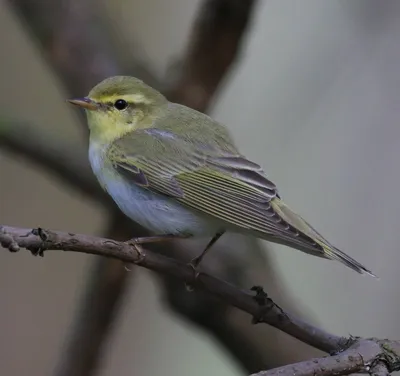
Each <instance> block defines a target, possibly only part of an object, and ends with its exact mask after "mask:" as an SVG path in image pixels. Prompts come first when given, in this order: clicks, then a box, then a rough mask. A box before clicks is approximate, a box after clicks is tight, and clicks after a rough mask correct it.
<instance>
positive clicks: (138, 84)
mask: <svg viewBox="0 0 400 376" xmlns="http://www.w3.org/2000/svg"><path fill="white" fill-rule="evenodd" d="M69 102H70V103H72V104H75V105H78V106H80V107H82V108H84V109H85V110H86V114H87V120H88V125H89V129H90V142H89V160H90V164H91V166H92V169H93V171H94V174H95V175H96V177H97V179H98V181H99V183H100V184H101V186H102V187H103V188H104V189H105V190H106V191H107V192H108V194H110V195H111V197H112V198H113V199H114V201H115V202H116V204H117V205H118V207H119V208H120V209H121V210H122V212H123V213H125V215H127V216H128V217H129V218H131V219H132V220H133V221H135V222H137V223H139V224H141V225H142V226H143V227H145V228H147V229H149V230H150V231H152V232H153V233H154V234H156V235H164V236H176V237H200V236H202V237H208V236H209V237H210V238H212V239H211V241H210V242H209V243H208V245H207V247H206V248H205V250H204V251H203V252H202V253H201V254H200V255H199V256H198V257H196V258H195V259H193V260H192V263H191V265H192V266H193V267H196V266H197V265H198V264H199V262H200V260H201V259H202V257H203V256H204V255H205V254H206V252H207V251H208V250H209V249H210V248H211V246H212V245H213V244H214V243H215V242H216V241H217V240H218V238H219V237H220V236H221V235H222V234H224V232H225V231H232V232H237V233H242V234H247V235H249V236H255V237H257V238H261V239H265V240H268V241H270V242H275V243H280V244H284V245H286V246H289V247H292V248H295V249H298V250H300V251H303V252H306V253H309V254H311V255H315V256H319V257H323V258H327V259H334V260H338V261H340V262H342V263H343V264H345V265H347V266H348V267H350V268H351V269H353V270H355V271H357V272H359V273H367V274H370V275H373V274H372V272H371V271H369V270H368V269H366V268H365V267H364V266H363V265H361V264H360V263H358V262H357V261H356V260H354V259H353V258H351V257H350V256H348V255H347V254H345V253H343V252H342V251H340V250H339V249H337V248H335V247H334V246H333V245H332V244H331V243H329V242H328V241H327V240H326V239H325V238H323V237H322V236H321V235H320V234H319V233H318V232H317V231H316V230H315V229H314V228H313V227H311V226H310V225H309V224H308V223H307V222H306V221H305V220H304V219H303V218H301V217H300V216H299V215H297V214H296V213H295V212H293V211H292V210H291V209H289V207H288V206H287V205H286V204H285V203H284V202H283V201H282V199H281V197H280V196H279V194H278V190H277V188H276V186H275V184H274V183H272V182H271V181H270V180H269V179H268V178H267V177H266V175H265V173H264V171H263V170H262V168H261V167H260V166H259V165H258V164H256V163H254V162H252V161H250V160H248V159H247V158H246V157H244V156H243V155H242V154H241V153H240V152H239V151H238V149H237V147H236V145H235V144H234V142H233V140H232V137H231V135H230V134H229V132H228V129H227V128H226V127H225V126H224V125H222V124H220V123H218V122H217V121H215V120H213V119H212V118H210V117H209V116H207V115H205V114H203V113H200V112H198V111H195V110H193V109H191V108H188V107H185V106H182V105H179V104H176V103H171V102H169V101H168V100H167V99H166V98H165V97H164V96H163V95H162V94H161V93H160V92H158V91H157V90H155V89H153V88H151V87H150V86H148V85H146V84H145V83H144V82H142V81H140V80H138V79H136V78H134V77H128V76H116V77H111V78H108V79H106V80H104V81H102V82H101V83H99V84H98V85H97V86H95V87H94V88H93V89H92V90H91V91H90V93H89V95H88V96H87V97H84V98H77V99H71V100H69Z"/></svg>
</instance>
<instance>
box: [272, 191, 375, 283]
mask: <svg viewBox="0 0 400 376" xmlns="http://www.w3.org/2000/svg"><path fill="white" fill-rule="evenodd" d="M271 205H272V207H273V208H274V210H275V212H276V214H277V215H279V217H280V218H281V219H282V220H284V221H285V222H286V223H288V224H289V225H290V226H292V227H293V228H295V229H296V230H297V231H299V232H301V233H302V234H304V235H306V236H308V237H309V238H310V239H312V240H313V241H314V242H315V243H314V244H312V243H310V244H304V245H303V247H304V249H305V251H307V250H308V251H310V252H312V251H314V253H315V252H316V251H319V252H321V250H322V252H323V254H322V255H321V256H323V257H326V258H328V259H331V260H336V261H339V262H341V263H343V264H344V265H346V266H348V267H349V268H351V269H353V270H355V271H356V272H358V273H360V274H368V275H370V276H372V277H375V278H378V277H377V276H376V275H375V274H374V273H372V272H371V271H370V270H368V269H367V268H366V267H365V266H363V265H361V264H360V263H359V262H358V261H356V260H354V259H353V258H352V257H350V256H349V255H347V254H345V253H344V252H342V251H340V250H339V249H337V248H336V247H334V246H333V245H332V244H330V243H329V242H328V241H327V240H326V239H325V238H324V237H323V236H322V235H321V234H319V233H318V232H317V231H316V230H315V229H314V228H313V227H312V226H311V225H310V224H309V223H307V222H306V221H305V220H304V219H303V218H302V217H300V216H299V215H298V214H296V213H294V212H293V211H292V210H291V209H289V208H288V207H287V206H286V204H285V203H284V202H283V201H282V200H280V199H279V198H275V199H273V200H272V201H271ZM316 246H319V247H318V248H317V249H316Z"/></svg>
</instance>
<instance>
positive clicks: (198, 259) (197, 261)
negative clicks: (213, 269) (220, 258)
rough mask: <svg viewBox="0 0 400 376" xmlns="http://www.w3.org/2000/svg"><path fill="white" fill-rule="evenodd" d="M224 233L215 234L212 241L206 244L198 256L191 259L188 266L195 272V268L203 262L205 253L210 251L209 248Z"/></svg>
mask: <svg viewBox="0 0 400 376" xmlns="http://www.w3.org/2000/svg"><path fill="white" fill-rule="evenodd" d="M224 233H225V231H224V230H223V231H219V232H217V233H216V234H215V235H214V236H213V237H212V239H211V240H210V241H209V243H208V244H207V246H206V248H204V251H203V252H201V253H200V255H199V256H197V257H195V258H193V259H192V260H191V261H190V263H189V265H190V266H191V267H192V268H193V269H194V270H195V271H196V269H197V267H198V266H199V265H200V263H201V261H202V260H203V258H204V256H205V255H206V254H207V252H208V251H209V250H210V249H211V247H212V246H213V245H214V244H215V243H216V242H217V240H218V239H219V238H220V237H221V236H222V235H224Z"/></svg>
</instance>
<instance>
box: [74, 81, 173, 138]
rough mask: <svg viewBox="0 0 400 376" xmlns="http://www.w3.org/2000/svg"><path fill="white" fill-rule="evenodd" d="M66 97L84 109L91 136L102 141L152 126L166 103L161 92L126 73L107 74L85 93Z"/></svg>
mask: <svg viewBox="0 0 400 376" xmlns="http://www.w3.org/2000/svg"><path fill="white" fill-rule="evenodd" d="M68 101H69V102H70V103H72V104H74V105H77V106H79V107H82V108H83V109H85V111H86V114H87V118H88V125H89V129H90V134H91V138H93V139H94V140H96V141H99V142H102V143H103V142H104V143H108V142H111V141H113V140H115V139H117V138H119V137H121V136H122V135H123V134H125V133H127V132H130V131H132V130H135V129H139V128H148V127H151V125H152V123H153V122H154V120H155V118H156V117H157V116H158V114H159V112H160V110H162V108H163V107H164V106H166V105H168V101H167V99H166V98H165V97H164V96H163V95H162V94H161V93H160V92H158V91H157V90H155V89H153V88H152V87H150V86H148V85H146V84H145V83H144V82H143V81H141V80H138V79H137V78H134V77H129V76H115V77H110V78H107V79H105V80H104V81H102V82H100V83H99V84H97V85H96V86H95V87H94V88H93V89H92V90H91V91H90V92H89V94H88V96H86V97H84V98H74V99H69V100H68Z"/></svg>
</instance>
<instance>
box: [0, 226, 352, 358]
mask: <svg viewBox="0 0 400 376" xmlns="http://www.w3.org/2000/svg"><path fill="white" fill-rule="evenodd" d="M0 241H1V244H2V245H3V247H5V248H8V249H10V250H15V249H17V248H18V247H21V248H26V249H28V250H30V251H32V252H33V253H35V254H42V253H43V252H44V251H46V250H64V251H71V252H81V253H88V254H93V255H99V256H106V257H112V258H117V259H119V260H121V261H124V262H128V263H133V264H137V265H140V266H142V267H145V268H147V269H151V270H154V271H156V272H159V273H162V274H166V275H169V276H172V277H175V278H179V279H181V280H183V281H186V282H187V283H195V285H196V287H197V288H200V289H203V290H204V291H206V292H207V293H209V294H212V295H214V296H216V297H218V298H220V299H221V300H223V301H225V302H226V303H228V304H230V305H232V306H234V307H236V308H239V309H241V310H242V311H245V312H247V313H249V314H251V315H252V316H253V318H254V320H255V322H257V323H267V324H269V325H271V326H273V327H275V328H278V329H280V330H281V331H283V332H285V333H287V334H289V335H291V336H292V337H295V338H297V339H299V340H300V341H302V342H304V343H307V344H309V345H311V346H314V347H316V348H318V349H320V350H322V351H325V352H330V353H332V352H336V351H340V350H342V349H343V348H346V347H347V346H348V345H349V341H350V342H351V340H349V339H348V338H344V337H338V336H335V335H333V334H329V333H327V332H325V331H323V330H322V329H318V328H316V327H314V326H312V325H311V324H307V323H305V322H303V321H302V320H301V319H298V318H296V317H292V316H289V315H288V314H286V313H283V311H282V310H281V309H280V308H279V307H278V306H276V305H275V304H274V303H273V302H272V300H270V299H269V298H268V297H267V296H266V295H265V294H264V293H263V292H258V293H257V296H256V298H255V297H254V294H252V293H251V292H250V291H244V290H240V289H238V288H236V287H235V286H233V285H231V284H229V283H228V282H225V281H222V280H220V279H218V278H215V277H213V276H211V275H209V274H206V273H200V275H199V276H198V278H196V280H195V281H194V280H193V277H194V273H193V269H192V268H191V267H190V266H189V265H186V264H183V263H182V262H180V261H178V260H174V259H171V258H168V257H166V256H163V255H160V254H159V253H156V252H153V251H150V250H149V249H146V250H145V251H143V253H141V252H139V251H138V249H139V248H135V247H132V246H131V245H129V244H128V243H125V242H118V241H116V240H111V239H106V238H99V237H93V236H89V235H79V234H71V233H65V232H60V231H47V230H46V231H45V230H41V229H39V231H36V232H35V230H34V231H32V230H28V229H21V228H13V227H5V226H3V227H2V233H1V234H0ZM148 241H149V239H148V238H141V240H140V241H139V243H141V244H143V243H146V242H148ZM150 241H151V238H150ZM139 243H138V244H139ZM141 247H142V246H140V249H141Z"/></svg>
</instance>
